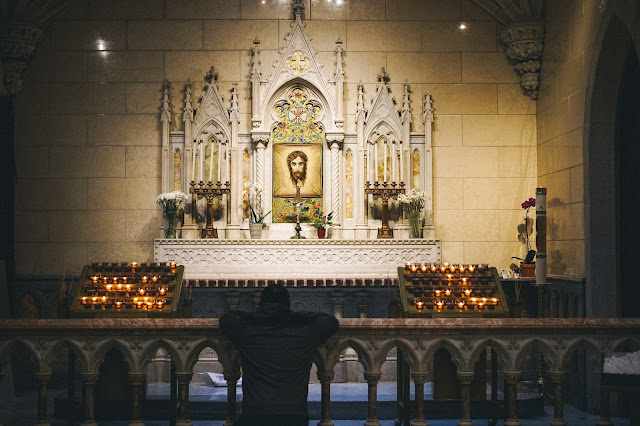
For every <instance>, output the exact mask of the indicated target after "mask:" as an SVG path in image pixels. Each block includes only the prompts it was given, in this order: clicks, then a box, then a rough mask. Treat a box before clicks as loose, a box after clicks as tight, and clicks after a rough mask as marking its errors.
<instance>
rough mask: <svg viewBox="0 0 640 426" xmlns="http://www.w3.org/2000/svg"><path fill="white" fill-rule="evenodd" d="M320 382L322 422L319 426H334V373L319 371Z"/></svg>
mask: <svg viewBox="0 0 640 426" xmlns="http://www.w3.org/2000/svg"><path fill="white" fill-rule="evenodd" d="M317 375H318V380H320V386H321V391H320V422H319V423H318V426H333V422H332V421H331V381H332V380H333V375H334V374H333V371H324V372H320V371H318V373H317Z"/></svg>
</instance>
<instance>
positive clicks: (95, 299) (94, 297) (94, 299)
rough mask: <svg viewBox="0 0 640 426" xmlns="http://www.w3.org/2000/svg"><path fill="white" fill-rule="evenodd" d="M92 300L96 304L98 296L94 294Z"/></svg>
mask: <svg viewBox="0 0 640 426" xmlns="http://www.w3.org/2000/svg"><path fill="white" fill-rule="evenodd" d="M91 301H92V302H93V303H94V304H95V303H98V298H97V297H96V296H93V298H92V299H91Z"/></svg>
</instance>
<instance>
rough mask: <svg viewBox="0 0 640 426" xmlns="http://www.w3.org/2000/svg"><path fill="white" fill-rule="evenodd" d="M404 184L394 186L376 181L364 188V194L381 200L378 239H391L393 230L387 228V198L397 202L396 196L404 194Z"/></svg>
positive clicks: (392, 183) (394, 184) (393, 184)
mask: <svg viewBox="0 0 640 426" xmlns="http://www.w3.org/2000/svg"><path fill="white" fill-rule="evenodd" d="M404 192H405V189H404V182H400V183H399V184H396V183H395V182H391V183H388V182H384V183H380V182H378V181H376V182H374V183H370V182H367V183H366V185H365V186H364V193H365V194H371V195H373V199H374V200H375V199H377V198H381V199H382V227H381V228H378V238H393V229H391V228H389V198H391V199H394V200H397V199H398V195H400V194H404Z"/></svg>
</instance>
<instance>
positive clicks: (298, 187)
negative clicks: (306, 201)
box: [289, 180, 306, 240]
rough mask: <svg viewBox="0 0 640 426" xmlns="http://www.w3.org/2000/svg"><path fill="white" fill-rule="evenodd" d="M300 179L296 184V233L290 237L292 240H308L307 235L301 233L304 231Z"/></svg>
mask: <svg viewBox="0 0 640 426" xmlns="http://www.w3.org/2000/svg"><path fill="white" fill-rule="evenodd" d="M300 186H301V184H300V180H298V183H297V184H296V198H295V202H296V228H295V230H296V235H294V236H293V237H291V238H289V239H290V240H306V238H305V237H303V236H302V235H301V234H300V231H302V227H301V226H300V207H301V206H302V197H300Z"/></svg>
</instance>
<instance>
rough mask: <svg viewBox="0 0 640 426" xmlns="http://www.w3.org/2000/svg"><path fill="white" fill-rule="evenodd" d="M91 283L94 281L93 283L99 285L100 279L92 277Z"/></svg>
mask: <svg viewBox="0 0 640 426" xmlns="http://www.w3.org/2000/svg"><path fill="white" fill-rule="evenodd" d="M91 281H93V283H94V284H95V283H97V282H98V277H96V276H95V275H94V276H93V277H91Z"/></svg>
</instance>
